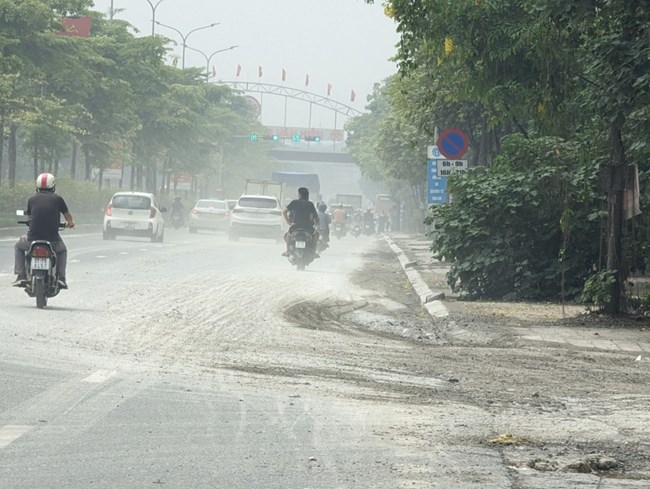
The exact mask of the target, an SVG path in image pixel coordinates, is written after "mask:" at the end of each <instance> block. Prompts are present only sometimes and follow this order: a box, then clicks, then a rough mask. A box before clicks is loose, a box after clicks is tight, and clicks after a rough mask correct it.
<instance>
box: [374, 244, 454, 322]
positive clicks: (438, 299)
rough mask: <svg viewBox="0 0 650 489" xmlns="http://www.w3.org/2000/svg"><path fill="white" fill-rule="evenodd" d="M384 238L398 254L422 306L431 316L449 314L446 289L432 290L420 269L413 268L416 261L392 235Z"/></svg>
mask: <svg viewBox="0 0 650 489" xmlns="http://www.w3.org/2000/svg"><path fill="white" fill-rule="evenodd" d="M383 239H384V241H386V243H387V244H388V246H389V247H390V249H391V250H393V251H394V252H395V254H396V255H397V259H398V260H399V262H400V264H401V265H402V269H403V270H404V273H406V276H407V278H408V279H409V282H411V286H412V287H413V290H415V293H416V294H417V295H418V297H419V298H420V304H422V307H423V308H424V309H425V310H426V311H427V312H428V313H429V315H430V316H431V317H434V318H443V317H447V316H449V310H448V309H447V308H446V307H445V305H444V304H443V303H442V299H444V298H445V293H444V291H440V290H439V291H434V290H431V289H430V288H429V286H428V285H427V284H426V283H425V282H424V280H422V277H420V274H419V273H418V271H417V270H413V269H412V267H413V266H415V264H416V263H415V262H412V261H410V260H409V259H408V257H407V256H406V255H405V254H404V252H403V251H402V249H401V248H400V247H399V246H397V245H396V244H395V242H394V241H393V240H392V239H390V237H388V236H386V235H383Z"/></svg>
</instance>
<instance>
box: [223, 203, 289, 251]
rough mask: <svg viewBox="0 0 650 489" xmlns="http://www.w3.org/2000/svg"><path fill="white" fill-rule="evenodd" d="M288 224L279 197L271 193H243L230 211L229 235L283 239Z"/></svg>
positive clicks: (235, 238)
mask: <svg viewBox="0 0 650 489" xmlns="http://www.w3.org/2000/svg"><path fill="white" fill-rule="evenodd" d="M285 229H286V224H285V222H284V217H283V216H282V207H281V205H280V201H279V200H278V198H277V197H274V196H271V195H242V196H241V197H240V198H239V200H238V201H237V205H235V208H234V209H233V210H232V212H231V213H230V226H229V230H228V237H229V238H230V239H231V240H238V239H239V238H240V237H241V236H251V237H261V238H273V239H275V240H278V241H282V239H283V236H284V232H285Z"/></svg>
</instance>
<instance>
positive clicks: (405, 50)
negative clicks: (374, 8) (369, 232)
mask: <svg viewBox="0 0 650 489" xmlns="http://www.w3.org/2000/svg"><path fill="white" fill-rule="evenodd" d="M369 3H372V1H371V0H369ZM383 3H384V7H385V11H386V14H387V15H388V16H389V17H391V18H392V19H394V21H395V23H396V26H397V31H398V32H399V34H400V42H399V44H398V46H397V48H398V49H397V54H396V57H395V59H396V60H397V62H398V63H399V68H400V70H399V75H398V76H396V77H394V78H393V79H391V80H389V81H388V82H387V83H386V84H385V87H384V88H380V89H378V93H380V94H382V95H383V97H384V100H383V102H382V106H383V107H389V108H390V110H387V111H384V113H383V115H379V116H378V115H377V114H373V115H372V116H370V115H363V116H361V117H360V119H366V121H365V122H361V121H354V122H352V123H351V124H350V127H365V130H366V132H367V133H369V134H370V133H372V131H375V133H376V134H377V135H379V134H380V132H381V129H382V128H383V127H393V128H397V127H399V129H400V131H399V133H397V132H396V133H394V135H395V136H396V137H395V138H387V137H385V136H386V134H383V136H384V137H383V138H380V137H379V136H377V137H376V138H375V139H374V140H373V139H372V137H366V139H365V140H360V141H359V142H360V143H363V144H359V145H358V147H357V148H354V149H355V151H356V153H357V154H360V155H364V158H365V160H366V161H373V159H374V161H375V166H376V167H377V168H376V170H375V171H374V173H375V174H376V175H381V176H383V175H385V174H386V173H389V174H391V176H397V178H402V175H403V174H404V173H406V174H408V176H407V178H413V175H417V174H419V175H421V176H422V177H423V176H424V174H425V173H424V172H425V166H424V162H425V159H424V156H423V150H424V146H426V143H425V144H423V143H422V142H421V141H422V137H423V136H424V138H425V140H426V138H428V144H431V142H432V141H433V138H434V133H435V131H434V128H436V127H439V128H444V127H458V128H461V129H462V130H464V131H465V132H466V133H467V134H468V135H469V139H470V147H471V151H470V154H469V158H470V162H471V166H473V167H474V168H476V167H484V169H483V170H481V171H473V172H471V173H470V174H469V175H466V176H456V177H454V178H451V179H450V182H449V188H450V191H451V192H452V194H453V198H454V200H453V204H451V205H448V206H441V207H439V208H436V209H434V210H433V215H434V217H435V221H436V232H435V233H434V235H433V238H434V251H435V253H437V254H438V255H440V256H445V257H447V258H450V259H453V260H455V263H454V265H453V268H452V273H451V275H450V277H449V278H450V283H451V284H452V285H453V286H454V287H456V288H457V289H458V290H460V291H463V292H466V293H467V294H470V295H473V296H490V297H499V296H503V295H517V296H521V297H555V296H557V294H558V291H560V290H562V284H564V285H565V286H566V288H565V292H567V293H569V294H571V295H574V296H575V295H576V293H577V291H578V288H579V286H580V285H581V284H582V283H584V280H585V279H586V277H587V276H588V275H589V274H590V273H591V270H592V269H593V268H594V267H595V268H597V269H598V268H601V267H605V268H607V269H609V271H610V272H611V273H613V276H614V277H615V281H614V283H613V285H612V287H613V290H612V291H610V294H609V297H610V298H611V305H612V307H610V309H609V310H610V312H618V311H619V310H621V307H620V306H621V303H620V300H618V299H620V292H621V291H622V289H623V284H624V282H625V277H626V270H627V263H625V260H624V257H625V256H628V257H630V252H629V251H628V252H627V253H624V252H623V251H622V243H623V236H624V234H625V231H626V230H629V229H633V230H634V233H633V234H632V235H628V236H627V237H626V239H625V243H627V245H628V250H641V252H643V250H644V249H645V250H647V248H648V247H647V246H646V247H645V248H644V247H643V246H642V243H643V242H644V240H645V241H646V242H647V240H648V237H650V234H649V229H650V227H649V225H648V223H649V220H648V218H647V217H646V215H643V216H640V217H636V218H634V219H632V220H631V221H628V222H627V223H624V222H623V219H622V213H623V203H622V202H623V199H622V195H623V189H622V186H621V185H614V186H613V187H612V188H610V190H609V192H608V193H607V194H605V193H603V192H602V191H601V190H600V189H599V186H598V178H597V176H598V174H599V173H607V172H606V171H603V168H607V167H608V166H612V167H613V168H614V170H612V172H613V173H612V174H613V175H615V177H614V180H616V181H618V180H617V179H618V178H619V177H620V176H621V175H627V172H626V170H625V169H626V168H627V166H628V164H629V163H637V164H638V166H639V170H640V182H641V192H640V193H641V200H642V205H644V204H645V205H646V206H647V204H648V203H649V202H648V192H645V191H644V190H645V189H647V188H648V179H649V177H648V175H649V174H650V157H649V156H650V149H649V145H650V138H649V136H648V135H649V134H650V126H649V124H650V117H649V116H650V113H649V110H650V75H649V73H650V32H649V29H650V10H649V9H648V8H647V2H646V1H645V0H584V1H580V2H565V1H562V0H514V1H511V0H509V1H505V0H459V1H452V0H416V1H413V0H385V1H384V2H383ZM369 107H372V104H371V105H370V106H369ZM395 113H397V114H399V116H398V119H397V120H399V121H400V125H399V126H398V125H396V124H394V121H395ZM404 124H406V126H405V125H404ZM516 135H519V136H516ZM355 137H356V134H355ZM399 138H404V139H403V140H402V141H398V140H397V139H399ZM549 138H551V139H549ZM371 141H372V144H370V142H371ZM515 142H516V145H513V143H515ZM404 144H406V145H407V146H408V145H411V146H416V145H419V147H420V148H421V149H420V153H419V156H418V157H417V158H408V165H409V166H408V168H402V170H401V172H400V171H395V169H394V168H393V165H395V166H397V165H399V166H401V165H403V164H404V163H405V162H404V161H403V160H401V161H400V160H399V159H395V158H392V157H387V158H385V159H384V158H382V155H386V156H388V155H391V154H392V155H395V154H400V153H401V154H404V153H403V149H404V148H403V145H404ZM379 145H384V146H385V147H383V148H381V149H380V148H378V146H379ZM559 161H562V163H561V164H560V163H559ZM621 178H623V180H624V179H625V178H624V177H621ZM605 195H606V197H607V203H606V204H605V203H604V200H603V199H604V198H605ZM486 208H489V209H490V213H489V214H488V213H487V211H486ZM603 229H604V230H606V232H605V234H606V235H607V236H606V239H601V238H604V237H603V236H602V234H603V233H602V230H603ZM583 237H588V238H589V239H582V238H583ZM601 243H605V244H604V246H603V247H604V248H606V249H605V250H603V249H602V248H601ZM605 254H606V255H608V260H607V261H605V260H603V259H602V258H601V255H605ZM637 258H638V257H636V258H635V259H637ZM648 258H649V257H647V256H645V257H643V259H644V260H647V259H648ZM608 283H609V282H608ZM614 289H616V290H614ZM513 293H514V294H513ZM617 296H618V298H617Z"/></svg>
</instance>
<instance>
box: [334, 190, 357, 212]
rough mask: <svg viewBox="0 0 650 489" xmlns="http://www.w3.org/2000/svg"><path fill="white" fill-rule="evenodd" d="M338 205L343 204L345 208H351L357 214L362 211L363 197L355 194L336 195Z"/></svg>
mask: <svg viewBox="0 0 650 489" xmlns="http://www.w3.org/2000/svg"><path fill="white" fill-rule="evenodd" d="M336 203H337V204H343V205H344V206H351V207H352V211H353V212H356V211H359V210H361V207H362V204H363V196H361V195H355V194H336Z"/></svg>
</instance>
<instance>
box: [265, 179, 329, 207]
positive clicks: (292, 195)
mask: <svg viewBox="0 0 650 489" xmlns="http://www.w3.org/2000/svg"><path fill="white" fill-rule="evenodd" d="M271 179H273V180H274V181H276V182H281V183H283V184H284V186H285V187H284V188H285V199H286V200H285V201H284V202H283V204H284V205H286V204H288V203H289V202H291V201H292V200H293V199H297V198H298V189H299V188H300V187H307V188H308V189H309V198H310V200H311V201H313V202H317V201H318V200H320V180H319V178H318V175H317V174H316V173H301V172H294V171H274V172H273V173H272V174H271ZM281 202H282V201H281Z"/></svg>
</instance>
